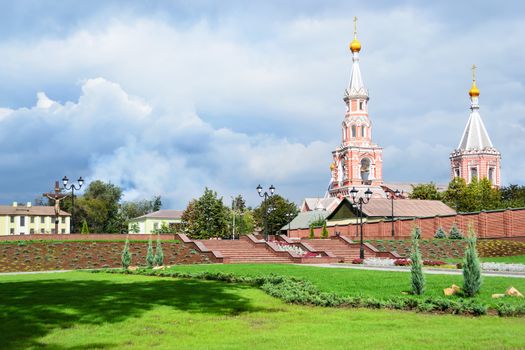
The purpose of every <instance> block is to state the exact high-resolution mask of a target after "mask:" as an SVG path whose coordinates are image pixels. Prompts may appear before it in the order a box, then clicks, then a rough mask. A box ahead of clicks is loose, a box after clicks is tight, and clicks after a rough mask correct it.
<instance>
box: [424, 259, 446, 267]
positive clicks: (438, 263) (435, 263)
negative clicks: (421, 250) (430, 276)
mask: <svg viewBox="0 0 525 350" xmlns="http://www.w3.org/2000/svg"><path fill="white" fill-rule="evenodd" d="M446 264H447V263H446V262H444V261H441V260H423V265H425V266H441V265H446Z"/></svg>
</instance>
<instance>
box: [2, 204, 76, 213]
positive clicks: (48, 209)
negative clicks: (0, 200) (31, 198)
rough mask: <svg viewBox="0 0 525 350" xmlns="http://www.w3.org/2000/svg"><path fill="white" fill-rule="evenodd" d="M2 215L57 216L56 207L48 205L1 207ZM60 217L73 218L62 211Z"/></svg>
mask: <svg viewBox="0 0 525 350" xmlns="http://www.w3.org/2000/svg"><path fill="white" fill-rule="evenodd" d="M0 215H25V216H55V207H53V206H48V205H37V206H30V207H28V206H25V205H24V206H16V207H15V206H12V205H0ZM60 216H71V214H69V213H68V212H66V211H63V210H61V211H60Z"/></svg>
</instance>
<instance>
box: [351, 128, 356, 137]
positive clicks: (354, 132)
mask: <svg viewBox="0 0 525 350" xmlns="http://www.w3.org/2000/svg"><path fill="white" fill-rule="evenodd" d="M356 135H357V127H356V126H355V125H352V137H355V136H356Z"/></svg>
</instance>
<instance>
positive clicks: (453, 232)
mask: <svg viewBox="0 0 525 350" xmlns="http://www.w3.org/2000/svg"><path fill="white" fill-rule="evenodd" d="M448 238H449V239H463V235H462V234H461V231H460V230H459V229H458V227H457V226H456V224H453V225H452V227H451V228H450V232H449V234H448Z"/></svg>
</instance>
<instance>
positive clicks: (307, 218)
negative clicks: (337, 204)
mask: <svg viewBox="0 0 525 350" xmlns="http://www.w3.org/2000/svg"><path fill="white" fill-rule="evenodd" d="M329 214H330V212H329V211H326V210H312V211H303V212H300V213H299V214H297V216H296V217H295V218H293V220H292V221H291V222H290V226H288V224H286V225H284V226H283V227H282V228H281V230H285V231H286V230H288V228H290V229H291V230H296V229H302V228H309V227H310V223H311V222H312V221H315V220H317V219H319V218H323V219H326V217H327V216H328V215H329Z"/></svg>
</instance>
